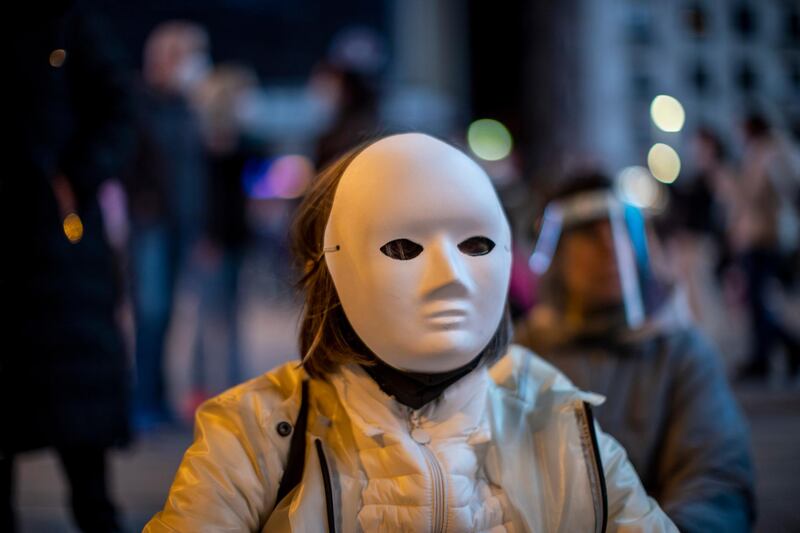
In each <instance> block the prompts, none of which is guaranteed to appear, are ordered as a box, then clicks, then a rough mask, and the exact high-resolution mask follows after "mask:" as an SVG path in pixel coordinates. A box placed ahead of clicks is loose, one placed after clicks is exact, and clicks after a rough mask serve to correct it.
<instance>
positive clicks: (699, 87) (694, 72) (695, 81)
mask: <svg viewBox="0 0 800 533" xmlns="http://www.w3.org/2000/svg"><path fill="white" fill-rule="evenodd" d="M689 81H690V83H691V84H692V87H694V90H695V92H696V93H697V94H699V95H706V94H708V93H709V91H710V89H711V77H710V75H709V73H708V69H707V68H706V65H705V63H703V62H702V61H698V62H697V63H695V64H694V65H692V66H691V67H690V69H689Z"/></svg>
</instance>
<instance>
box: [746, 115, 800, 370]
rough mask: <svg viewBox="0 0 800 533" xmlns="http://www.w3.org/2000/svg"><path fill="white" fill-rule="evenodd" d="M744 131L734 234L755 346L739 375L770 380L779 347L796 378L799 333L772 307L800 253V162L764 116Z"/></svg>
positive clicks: (751, 119) (756, 117) (754, 118)
mask: <svg viewBox="0 0 800 533" xmlns="http://www.w3.org/2000/svg"><path fill="white" fill-rule="evenodd" d="M743 130H744V138H745V152H744V156H743V158H742V165H741V170H740V173H739V179H738V183H737V191H736V197H735V201H734V206H733V208H734V212H733V216H732V217H731V219H730V220H731V228H730V233H731V240H732V245H733V247H734V249H735V250H736V252H737V254H738V256H739V261H740V264H741V266H742V268H743V270H744V273H745V277H746V280H747V302H748V309H749V315H750V321H751V326H752V342H751V344H750V351H749V354H748V361H747V362H746V363H745V364H744V365H743V366H742V367H741V368H740V369H739V373H738V376H739V377H740V378H742V379H747V378H763V377H766V376H767V374H768V372H769V361H770V355H771V354H772V351H773V349H774V348H775V346H776V344H778V343H779V344H781V345H783V347H784V349H785V351H786V358H787V368H788V372H789V376H790V377H794V376H797V375H798V373H800V332H797V331H792V330H791V328H790V326H788V325H787V324H786V322H785V320H783V319H782V318H781V317H780V316H778V315H777V314H776V313H775V312H774V310H773V309H771V306H770V302H769V289H770V288H771V286H773V285H774V282H775V281H777V280H778V279H779V278H780V273H781V270H782V266H783V264H784V263H785V262H786V261H787V260H791V259H789V258H793V257H794V254H796V253H797V251H798V249H800V160H798V155H797V153H796V152H795V151H794V149H793V147H792V146H791V145H790V144H789V143H788V140H786V139H784V138H783V137H781V136H779V135H778V134H777V133H776V132H775V131H773V128H772V126H771V125H770V123H769V122H768V121H767V119H766V118H765V117H764V116H762V115H760V114H752V115H750V116H749V117H748V118H747V119H746V120H745V122H744V127H743ZM792 274H793V275H794V274H795V273H793V272H792Z"/></svg>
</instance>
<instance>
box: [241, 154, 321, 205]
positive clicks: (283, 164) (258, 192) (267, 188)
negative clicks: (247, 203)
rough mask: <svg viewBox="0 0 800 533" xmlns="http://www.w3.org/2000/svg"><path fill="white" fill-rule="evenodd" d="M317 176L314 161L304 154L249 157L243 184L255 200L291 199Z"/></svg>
mask: <svg viewBox="0 0 800 533" xmlns="http://www.w3.org/2000/svg"><path fill="white" fill-rule="evenodd" d="M313 177H314V165H313V163H312V162H311V160H310V159H309V158H307V157H305V156H302V155H284V156H281V157H277V158H275V159H256V160H252V161H248V162H247V164H246V165H245V168H244V172H243V175H242V185H243V187H244V189H245V192H246V194H247V196H248V197H250V198H253V199H256V200H268V199H273V198H274V199H281V200H291V199H293V198H299V197H300V196H302V195H303V194H305V192H306V189H307V188H308V186H309V184H310V183H311V180H312V179H313Z"/></svg>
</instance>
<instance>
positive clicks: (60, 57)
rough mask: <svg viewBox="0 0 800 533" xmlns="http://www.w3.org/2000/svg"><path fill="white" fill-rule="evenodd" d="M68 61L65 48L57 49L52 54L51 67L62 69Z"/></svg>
mask: <svg viewBox="0 0 800 533" xmlns="http://www.w3.org/2000/svg"><path fill="white" fill-rule="evenodd" d="M66 59H67V51H66V50H64V49H63V48H57V49H55V50H53V51H52V52H50V66H51V67H54V68H60V67H61V65H63V64H64V61H66Z"/></svg>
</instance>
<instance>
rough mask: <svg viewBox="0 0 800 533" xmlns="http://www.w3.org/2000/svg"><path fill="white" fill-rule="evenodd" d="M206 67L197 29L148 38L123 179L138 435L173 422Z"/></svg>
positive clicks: (170, 27)
mask: <svg viewBox="0 0 800 533" xmlns="http://www.w3.org/2000/svg"><path fill="white" fill-rule="evenodd" d="M209 68H210V59H209V52H208V36H207V34H206V32H205V30H204V29H203V28H202V27H200V26H198V25H196V24H194V23H191V22H184V21H168V22H164V23H162V24H160V25H159V26H157V27H156V28H155V29H154V30H153V31H152V32H151V33H150V35H149V36H148V38H147V41H146V43H145V47H144V58H143V73H142V74H143V81H144V87H143V90H142V91H141V94H140V95H139V96H140V98H139V113H138V122H137V124H138V127H137V131H138V135H137V149H136V150H137V154H136V159H135V161H134V164H133V166H132V167H131V169H130V170H129V175H128V178H127V185H128V189H129V191H130V215H131V230H132V231H131V253H130V256H131V272H132V275H133V301H134V312H135V318H136V388H135V394H134V423H135V424H136V426H137V427H138V428H140V429H148V428H152V427H155V426H157V425H159V424H161V423H163V422H165V421H168V420H170V419H171V413H170V412H169V409H168V401H167V394H166V385H165V377H164V350H165V347H164V344H165V338H166V335H167V331H168V327H169V323H170V317H171V315H172V312H173V299H174V295H175V291H176V283H177V281H178V276H179V275H180V274H181V273H182V272H185V271H186V269H187V268H189V266H190V261H191V258H192V254H193V253H195V252H196V250H197V249H198V248H197V247H198V246H199V242H200V237H201V234H202V231H203V229H204V228H203V224H204V222H203V221H204V216H205V212H206V193H207V174H206V161H205V153H204V146H203V139H202V136H201V129H200V122H199V119H198V117H197V113H196V111H195V109H194V107H193V102H192V98H193V97H194V96H195V93H196V89H197V87H198V86H199V84H200V82H202V80H203V79H204V78H205V76H206V75H207V73H208V70H209Z"/></svg>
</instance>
